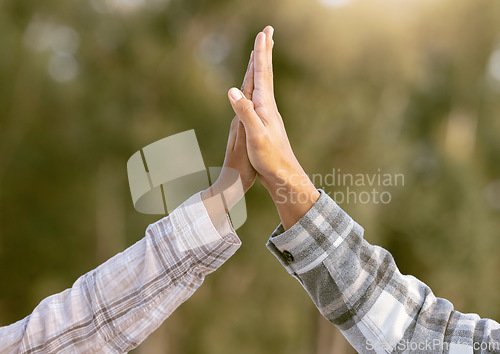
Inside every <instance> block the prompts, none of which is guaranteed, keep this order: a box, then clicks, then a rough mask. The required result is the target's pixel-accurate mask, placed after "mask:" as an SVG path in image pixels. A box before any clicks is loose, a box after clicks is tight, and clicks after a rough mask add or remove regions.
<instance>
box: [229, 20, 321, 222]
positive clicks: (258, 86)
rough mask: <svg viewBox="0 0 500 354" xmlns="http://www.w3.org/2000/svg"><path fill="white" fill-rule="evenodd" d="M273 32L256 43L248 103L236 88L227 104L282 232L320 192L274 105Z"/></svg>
mask: <svg viewBox="0 0 500 354" xmlns="http://www.w3.org/2000/svg"><path fill="white" fill-rule="evenodd" d="M273 33H274V29H273V28H272V27H271V26H267V27H266V28H265V29H264V31H263V32H260V33H259V34H258V35H257V37H256V39H255V46H254V52H253V62H254V65H253V71H254V89H253V95H252V97H251V99H248V98H247V97H244V94H243V93H242V92H241V91H240V90H238V89H237V88H232V89H230V90H229V93H228V95H229V100H230V102H231V105H232V107H233V110H234V111H235V113H236V115H237V116H238V117H239V119H240V120H241V121H242V122H243V124H244V126H245V132H246V146H247V152H248V158H249V160H250V163H251V164H252V166H253V167H254V168H255V170H256V171H257V173H258V175H259V180H260V181H261V183H262V184H263V185H264V186H265V187H266V188H267V190H268V191H269V193H270V194H271V197H272V198H273V200H274V202H275V204H276V206H277V208H278V212H279V214H280V218H281V221H282V223H283V226H284V227H285V228H288V227H290V226H291V225H293V224H294V223H295V222H296V221H297V220H298V219H300V217H301V216H302V215H304V214H305V212H307V210H309V208H310V207H311V206H312V204H313V203H314V202H315V201H316V200H317V199H318V197H319V192H318V191H317V190H316V188H315V187H314V185H313V184H312V183H311V181H310V180H309V178H308V177H307V175H306V174H305V172H304V170H303V169H302V167H301V166H300V164H299V162H298V161H297V159H296V157H295V155H294V153H293V151H292V148H291V146H290V142H289V141H288V137H287V134H286V131H285V126H284V124H283V120H282V118H281V115H280V113H279V112H278V108H277V105H276V101H275V98H274V88H273V86H274V85H273V69H272V49H273V44H274V42H273V38H272V37H273Z"/></svg>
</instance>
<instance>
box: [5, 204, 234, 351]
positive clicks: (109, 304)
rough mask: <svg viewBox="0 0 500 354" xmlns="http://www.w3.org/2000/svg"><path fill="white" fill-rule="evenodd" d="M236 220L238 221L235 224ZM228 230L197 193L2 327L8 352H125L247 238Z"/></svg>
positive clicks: (153, 327)
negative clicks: (128, 244) (128, 243)
mask: <svg viewBox="0 0 500 354" xmlns="http://www.w3.org/2000/svg"><path fill="white" fill-rule="evenodd" d="M229 227H230V226H229ZM230 230H231V233H230V234H227V235H224V236H221V235H220V234H219V233H218V232H217V230H216V229H215V227H214V226H213V224H212V222H211V221H210V218H209V216H208V214H207V211H206V209H205V207H204V205H203V202H202V201H201V197H200V194H196V195H194V196H193V197H191V198H190V199H188V200H187V201H186V202H184V203H183V204H182V205H181V206H179V207H178V208H177V209H176V210H175V211H174V212H173V213H172V214H170V215H169V216H168V217H166V218H163V219H162V220H160V221H158V222H156V223H154V224H152V225H150V226H149V227H148V229H147V230H146V235H145V237H144V238H143V239H141V240H140V241H139V242H137V243H136V244H134V245H133V246H131V247H130V248H128V249H127V250H125V251H124V252H122V253H119V254H118V255H116V256H115V257H113V258H111V259H110V260H108V261H107V262H106V263H104V264H102V265H100V266H99V267H97V268H96V269H94V270H92V271H90V272H89V273H87V274H85V275H83V276H81V277H80V278H79V279H78V280H77V281H76V282H75V283H74V284H73V286H72V287H71V288H70V289H67V290H65V291H63V292H62V293H59V294H56V295H53V296H50V297H48V298H46V299H44V300H43V301H42V302H41V303H40V304H39V305H38V306H37V307H36V308H35V310H34V311H33V313H32V314H31V315H29V316H28V317H26V318H24V319H22V320H20V321H18V322H16V323H14V324H12V325H10V326H6V327H1V328H0V352H1V353H96V352H98V353H124V352H127V351H129V350H131V349H133V348H135V347H137V346H138V345H139V344H140V343H141V342H142V341H143V340H144V339H146V337H147V336H148V335H149V334H150V333H151V332H153V331H154V330H155V329H156V328H158V326H159V325H160V324H161V323H162V322H163V321H164V320H165V319H166V318H167V317H168V316H169V315H170V314H171V313H172V312H173V311H174V310H175V309H176V308H177V307H178V306H179V305H180V304H182V303H183V302H184V301H186V299H188V298H189V297H190V296H191V295H192V294H193V293H194V292H195V290H196V289H197V288H198V287H199V286H200V285H201V284H202V282H203V280H204V278H205V276H206V275H207V274H209V273H211V272H213V271H215V270H216V269H217V268H218V267H220V266H221V265H222V264H223V263H224V262H225V261H226V260H227V259H228V258H229V257H231V255H233V253H234V252H236V250H237V249H238V248H239V246H240V245H241V242H240V240H239V239H238V237H237V236H236V233H235V232H234V230H232V228H230Z"/></svg>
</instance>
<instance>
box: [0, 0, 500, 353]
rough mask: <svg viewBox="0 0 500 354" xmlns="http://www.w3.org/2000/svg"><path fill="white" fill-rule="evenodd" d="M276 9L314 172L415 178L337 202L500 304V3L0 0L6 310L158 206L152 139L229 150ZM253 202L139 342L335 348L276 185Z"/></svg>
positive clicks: (301, 135) (401, 249)
mask: <svg viewBox="0 0 500 354" xmlns="http://www.w3.org/2000/svg"><path fill="white" fill-rule="evenodd" d="M267 24H272V25H273V26H274V27H275V29H276V33H275V41H276V45H275V50H274V69H275V78H276V84H275V90H276V97H277V101H278V104H279V107H280V111H281V113H282V116H283V118H284V120H285V124H286V126H287V129H288V132H289V137H290V139H291V142H292V145H293V146H294V148H295V151H296V154H297V156H298V158H299V160H300V161H301V162H302V164H303V166H304V168H305V170H306V171H307V172H308V173H310V174H312V173H315V174H327V173H331V172H332V169H334V168H335V169H341V171H342V173H376V172H377V171H378V170H379V169H380V170H381V171H382V173H402V174H404V176H405V184H404V186H397V187H391V188H389V189H388V191H390V193H391V196H392V199H391V202H390V203H388V204H374V203H367V204H362V203H357V204H354V203H344V204H342V207H344V208H345V209H346V210H347V211H348V212H349V213H350V214H351V215H352V216H353V217H354V218H355V219H356V220H357V221H358V222H359V223H360V224H362V225H363V226H364V228H365V230H366V235H365V236H366V238H367V240H368V241H370V242H372V243H376V244H379V245H381V246H383V247H386V248H387V249H389V250H390V251H391V252H392V253H393V255H394V256H395V259H396V261H397V263H398V265H399V266H400V269H401V271H402V272H403V273H407V274H413V275H415V276H417V277H418V278H420V279H421V280H423V281H424V282H426V283H427V284H428V285H429V286H431V288H432V289H433V290H434V292H435V293H436V295H438V296H440V297H445V298H447V299H449V300H450V301H452V302H453V303H454V304H455V306H456V308H457V309H458V310H460V311H463V312H477V313H479V314H480V315H481V316H483V317H490V318H494V319H497V320H498V319H500V297H499V295H498V294H499V293H500V279H499V277H498V271H499V270H500V257H498V255H497V252H498V241H499V229H500V139H499V135H500V119H498V118H499V113H498V112H500V99H499V97H500V3H499V2H498V1H494V0H465V1H461V2H456V1H451V0H439V1H428V0H424V1H416V0H410V1H397V0H387V1H382V0H376V1H368V0H358V1H355V0H353V1H348V0H322V1H317V2H316V1H305V0H289V1H286V2H285V1H275V2H269V1H263V0H256V1H246V2H242V1H223V0H210V1H208V0H182V1H180V0H170V1H169V0H78V1H76V0H68V1H64V2H61V1H43V2H41V1H34V0H24V1H15V0H5V1H2V2H0V74H1V77H2V81H1V83H0V279H1V283H2V287H1V290H0V321H1V324H2V325H5V324H8V323H11V322H14V321H16V320H19V319H21V318H22V317H24V316H26V315H28V314H29V313H30V312H31V310H32V309H33V308H34V307H35V306H36V305H37V304H38V303H39V302H40V300H42V299H43V298H44V297H46V296H48V295H50V294H53V293H55V292H59V291H62V290H63V289H64V288H67V287H69V286H71V284H72V282H73V281H74V280H76V279H77V277H78V276H80V275H81V274H83V273H85V272H87V271H89V270H91V269H93V268H95V267H96V266H97V265H98V264H100V263H101V262H103V261H105V260H106V259H107V258H109V257H111V256H112V255H114V254H115V253H117V252H119V251H121V250H123V249H125V248H126V247H128V246H129V245H131V244H133V243H134V242H135V241H137V240H139V239H140V238H141V237H142V235H143V233H144V230H145V228H146V226H147V225H148V224H149V223H151V222H154V221H155V219H156V217H153V216H147V215H141V214H138V213H137V212H135V211H134V209H133V206H132V202H131V198H130V195H129V190H128V183H127V177H126V161H127V159H128V158H129V157H130V156H131V155H132V154H133V153H134V152H135V151H137V150H138V149H139V148H140V147H142V146H145V145H147V144H149V143H151V142H153V141H156V140H158V139H161V138H163V137H165V136H169V135H172V134H175V133H178V132H181V131H184V130H188V129H193V128H194V129H195V130H196V133H197V136H198V139H199V143H200V146H201V148H202V152H203V154H204V159H205V163H206V165H207V166H217V165H221V162H222V159H223V156H224V148H225V145H226V139H227V133H228V129H229V123H230V120H231V119H232V116H233V115H232V111H231V108H230V106H229V104H228V101H227V98H226V92H227V90H228V89H229V88H230V87H231V86H239V85H240V80H241V79H242V76H243V73H244V69H245V67H246V62H247V60H248V55H249V52H250V50H251V48H252V45H253V40H254V36H255V34H256V33H257V32H258V31H259V30H261V29H262V28H263V27H264V26H265V25H267ZM343 188H345V186H339V187H329V189H328V190H327V192H334V191H335V190H337V189H338V190H342V189H343ZM381 189H383V188H381ZM247 203H248V210H249V219H248V221H247V223H246V224H245V225H244V226H243V227H242V228H241V229H240V230H239V235H240V237H241V238H242V240H243V247H242V248H241V250H240V251H238V252H237V254H236V255H235V256H234V257H233V258H232V259H231V260H229V261H228V263H227V264H226V265H224V266H223V267H222V268H221V269H220V270H219V271H217V272H216V273H215V274H213V275H211V276H209V277H208V278H207V279H206V283H205V284H204V285H203V286H202V287H201V288H200V290H199V291H198V292H197V293H196V294H195V295H194V296H193V297H192V298H191V299H190V300H188V302H187V305H182V306H181V308H180V309H179V310H178V311H176V312H175V313H174V314H173V316H172V317H171V318H170V319H169V320H168V321H166V323H165V324H164V325H163V326H162V327H161V328H160V329H159V330H158V331H157V332H156V333H155V334H154V335H153V336H151V339H148V341H146V342H145V343H144V344H143V345H141V346H140V347H139V348H138V349H137V352H144V353H154V352H168V353H187V354H189V353H216V354H224V353H231V354H232V353H240V354H246V353H273V354H277V353H290V352H293V353H327V352H328V353H330V352H332V351H331V349H329V348H330V347H329V346H328V345H327V346H325V345H324V343H325V341H328V340H330V337H332V336H334V334H335V330H334V329H333V326H332V328H331V329H330V327H325V323H324V320H322V319H320V318H319V315H318V314H317V311H316V309H315V308H314V306H313V305H312V303H311V301H310V300H309V299H308V296H307V294H306V292H305V291H303V289H301V287H300V285H299V284H297V282H296V281H295V280H294V279H293V278H291V277H290V276H288V275H287V273H286V272H285V271H284V270H283V269H282V267H281V266H280V265H279V263H278V262H277V261H276V260H275V259H274V258H273V256H272V255H271V254H270V253H269V252H268V251H267V250H266V248H265V247H264V244H265V242H266V240H267V238H268V236H269V234H270V233H271V232H272V231H273V229H274V227H275V226H276V225H277V224H278V222H279V219H278V217H277V214H276V212H275V211H274V206H273V203H272V201H271V200H270V198H269V197H268V196H267V193H266V191H265V190H264V188H262V187H261V186H260V185H258V184H257V185H256V186H255V187H254V188H253V189H252V190H251V191H250V192H249V193H248V195H247ZM325 328H328V329H327V330H325ZM334 338H338V336H334ZM334 344H335V343H334ZM335 345H338V344H335ZM336 348H338V347H336ZM332 350H333V349H332ZM335 352H340V350H337V351H335Z"/></svg>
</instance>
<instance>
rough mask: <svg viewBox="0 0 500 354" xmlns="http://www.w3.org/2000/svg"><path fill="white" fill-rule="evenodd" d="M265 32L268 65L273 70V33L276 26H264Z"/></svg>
mask: <svg viewBox="0 0 500 354" xmlns="http://www.w3.org/2000/svg"><path fill="white" fill-rule="evenodd" d="M264 33H265V34H266V49H267V66H268V67H269V70H271V71H272V70H273V44H274V41H273V34H274V28H273V27H272V26H267V27H266V28H264Z"/></svg>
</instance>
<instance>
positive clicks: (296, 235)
mask: <svg viewBox="0 0 500 354" xmlns="http://www.w3.org/2000/svg"><path fill="white" fill-rule="evenodd" d="M320 192H321V196H320V198H319V199H318V201H317V202H316V203H315V205H314V206H313V207H312V208H311V209H310V210H309V211H308V212H307V213H306V215H304V216H303V217H302V218H301V219H300V220H299V221H298V222H297V223H296V224H295V225H294V226H292V227H291V228H290V229H289V230H287V231H284V229H283V227H282V226H281V225H280V226H278V228H277V229H276V230H275V232H274V233H273V234H272V235H271V238H270V239H269V241H268V243H267V247H268V248H269V250H270V251H271V252H272V253H273V254H274V255H275V256H276V257H277V258H278V260H279V261H280V262H281V263H282V265H283V266H284V267H285V268H286V270H287V271H288V272H289V273H290V274H292V275H293V276H294V277H296V278H297V279H298V280H299V282H300V283H301V284H302V286H303V287H304V288H305V290H306V291H307V292H308V293H309V295H310V297H311V298H312V300H313V302H314V304H315V305H316V307H317V308H318V310H319V311H320V313H321V314H322V315H323V316H324V317H325V318H326V319H327V320H329V321H330V322H331V323H333V324H335V325H336V326H337V327H338V328H339V329H340V330H341V331H342V333H343V334H344V336H345V337H346V338H347V340H348V341H349V342H350V343H351V345H352V346H353V347H354V348H355V349H356V350H357V351H358V352H360V353H402V352H407V353H408V352H411V353H441V352H443V353H500V325H499V324H498V323H497V322H495V321H493V320H490V319H481V318H480V317H479V316H478V315H476V314H462V313H460V312H458V311H455V310H454V308H453V305H452V304H451V303H450V302H449V301H447V300H444V299H441V298H437V297H435V296H434V294H433V293H432V291H431V289H429V287H428V286H426V285H425V284H424V283H422V282H421V281H419V280H418V279H416V278H415V277H413V276H408V275H403V274H401V273H400V272H399V270H398V268H397V266H396V263H395V262H394V259H393V258H392V256H391V254H390V253H389V252H388V251H386V250H385V249H383V248H380V247H377V246H372V245H370V244H369V243H368V242H366V241H365V240H364V239H363V228H362V227H361V226H360V225H358V224H357V223H356V222H355V221H353V220H352V219H351V218H350V217H349V215H347V214H346V213H345V212H344V211H343V210H342V209H341V208H340V207H339V206H338V205H337V204H336V203H335V202H334V201H333V200H332V199H331V198H330V197H329V196H328V195H327V194H325V193H324V192H323V191H320Z"/></svg>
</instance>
